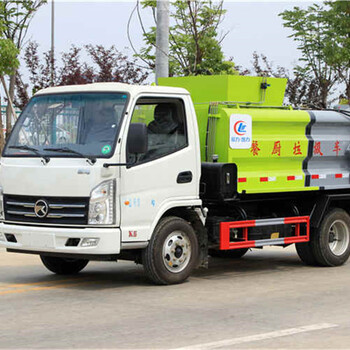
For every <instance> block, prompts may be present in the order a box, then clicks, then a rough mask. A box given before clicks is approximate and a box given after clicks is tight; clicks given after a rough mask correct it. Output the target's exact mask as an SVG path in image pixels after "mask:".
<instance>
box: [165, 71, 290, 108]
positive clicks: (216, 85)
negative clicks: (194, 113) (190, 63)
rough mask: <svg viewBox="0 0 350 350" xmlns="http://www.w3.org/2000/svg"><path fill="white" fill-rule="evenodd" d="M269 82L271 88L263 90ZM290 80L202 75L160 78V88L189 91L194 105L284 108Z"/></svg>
mask: <svg viewBox="0 0 350 350" xmlns="http://www.w3.org/2000/svg"><path fill="white" fill-rule="evenodd" d="M264 81H266V82H267V84H269V85H270V86H269V87H267V89H266V90H265V89H261V84H262V83H263V82H264ZM286 84H287V79H280V78H262V77H247V76H240V75H210V76H207V75H202V76H190V77H175V78H159V85H163V86H177V87H183V88H185V89H187V90H188V91H189V92H190V94H191V97H192V101H193V103H194V104H198V103H210V102H227V101H230V102H240V103H248V102H250V103H260V104H261V105H263V106H282V104H283V98H284V92H285V88H286Z"/></svg>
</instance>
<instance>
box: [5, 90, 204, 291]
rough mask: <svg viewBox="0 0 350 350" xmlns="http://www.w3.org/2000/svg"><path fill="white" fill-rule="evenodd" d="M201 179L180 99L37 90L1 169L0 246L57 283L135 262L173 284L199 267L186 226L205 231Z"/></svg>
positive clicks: (174, 94) (191, 115)
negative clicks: (37, 263)
mask: <svg viewBox="0 0 350 350" xmlns="http://www.w3.org/2000/svg"><path fill="white" fill-rule="evenodd" d="M200 169H201V162H200V146H199V135H198V127H197V121H196V116H195V111H194V107H193V104H192V101H191V98H190V95H189V93H188V92H187V91H186V90H184V89H181V88H171V87H158V86H132V85H127V84H120V83H96V84H90V85H82V86H65V87H55V88H48V89H44V90H41V91H39V92H38V93H37V94H35V96H34V97H33V98H32V99H31V101H30V102H29V103H28V105H27V106H26V108H25V109H24V111H23V112H22V114H21V116H20V117H19V119H18V121H17V123H16V125H15V127H14V129H13V132H12V134H11V136H10V138H9V140H8V142H7V144H6V147H5V149H4V152H3V155H2V158H1V170H0V184H1V198H0V200H1V203H0V206H1V213H0V219H1V221H2V222H1V223H0V246H3V247H6V248H7V249H8V251H12V252H19V253H21V252H22V253H33V254H40V256H41V259H42V261H43V263H44V264H45V266H46V267H47V268H48V269H50V270H51V271H53V272H56V273H62V274H63V273H74V272H78V271H80V270H81V269H82V268H83V267H85V266H86V264H87V262H88V261H89V260H93V259H102V260H114V261H115V260H117V259H119V258H126V259H128V258H130V257H131V259H134V260H136V261H140V262H141V261H142V263H143V265H144V266H145V269H146V272H147V273H148V276H149V277H150V278H151V279H152V280H153V281H155V282H156V283H161V284H166V283H177V282H181V281H182V280H184V279H185V278H187V277H188V275H189V273H190V272H191V270H192V269H193V268H194V266H195V265H196V264H198V255H199V248H198V239H197V236H196V234H194V230H193V228H192V226H191V225H189V223H188V222H189V221H196V222H197V224H198V225H201V224H202V223H203V222H204V217H203V215H202V211H201V204H202V202H201V200H200V198H199V181H200V171H201V170H200ZM179 212H181V213H182V215H176V213H179ZM191 218H192V219H191Z"/></svg>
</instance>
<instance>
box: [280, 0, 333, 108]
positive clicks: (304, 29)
mask: <svg viewBox="0 0 350 350" xmlns="http://www.w3.org/2000/svg"><path fill="white" fill-rule="evenodd" d="M325 13H326V11H325V10H324V7H322V6H320V5H318V4H314V5H312V6H309V7H308V8H307V9H301V8H299V7H294V9H293V10H291V11H284V12H282V13H281V14H280V16H281V17H282V19H283V20H284V26H285V27H287V28H290V29H291V30H292V31H293V33H292V34H291V35H290V37H291V38H293V39H294V40H295V41H296V42H297V43H298V49H299V50H300V52H301V54H302V57H301V58H300V61H301V62H302V63H303V65H299V66H297V67H296V68H295V75H296V77H298V79H302V80H304V81H306V82H307V81H308V82H312V86H316V89H314V88H313V89H312V91H313V93H312V96H313V100H314V102H315V105H317V106H318V107H320V108H326V107H327V105H328V102H329V101H328V99H329V95H330V93H331V91H332V88H333V87H334V85H335V84H336V82H337V81H338V75H337V71H336V69H335V67H334V65H333V64H332V63H331V62H330V61H329V60H328V59H327V55H326V51H327V50H329V47H330V45H331V43H332V42H334V40H335V37H334V32H333V30H331V29H330V27H329V25H328V22H327V20H326V15H325Z"/></svg>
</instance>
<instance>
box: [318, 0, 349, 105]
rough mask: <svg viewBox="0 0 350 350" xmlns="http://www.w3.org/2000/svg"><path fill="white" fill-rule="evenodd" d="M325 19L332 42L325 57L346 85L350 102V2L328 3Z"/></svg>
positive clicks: (346, 94)
mask: <svg viewBox="0 0 350 350" xmlns="http://www.w3.org/2000/svg"><path fill="white" fill-rule="evenodd" d="M326 4H327V5H328V9H327V10H325V11H324V13H323V17H324V21H325V25H326V31H327V33H328V35H329V38H330V40H328V41H327V42H326V45H325V48H324V56H325V60H326V62H327V63H328V64H329V65H330V66H332V67H333V68H334V69H335V70H336V72H337V74H338V77H339V80H340V81H341V82H342V83H344V85H345V92H344V95H343V97H345V98H346V99H347V100H348V101H350V2H349V1H327V2H326Z"/></svg>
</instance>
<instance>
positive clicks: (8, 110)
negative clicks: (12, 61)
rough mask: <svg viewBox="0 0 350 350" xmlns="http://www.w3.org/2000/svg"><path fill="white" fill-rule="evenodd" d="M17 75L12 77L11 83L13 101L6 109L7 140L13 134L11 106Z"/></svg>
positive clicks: (10, 90)
mask: <svg viewBox="0 0 350 350" xmlns="http://www.w3.org/2000/svg"><path fill="white" fill-rule="evenodd" d="M16 74H17V72H16V73H15V74H14V75H11V76H10V83H9V89H8V92H9V97H10V100H11V101H8V103H7V107H6V140H7V139H8V137H9V136H10V134H11V131H12V118H11V117H12V111H11V106H10V105H11V104H12V101H13V99H14V96H15V83H16Z"/></svg>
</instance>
